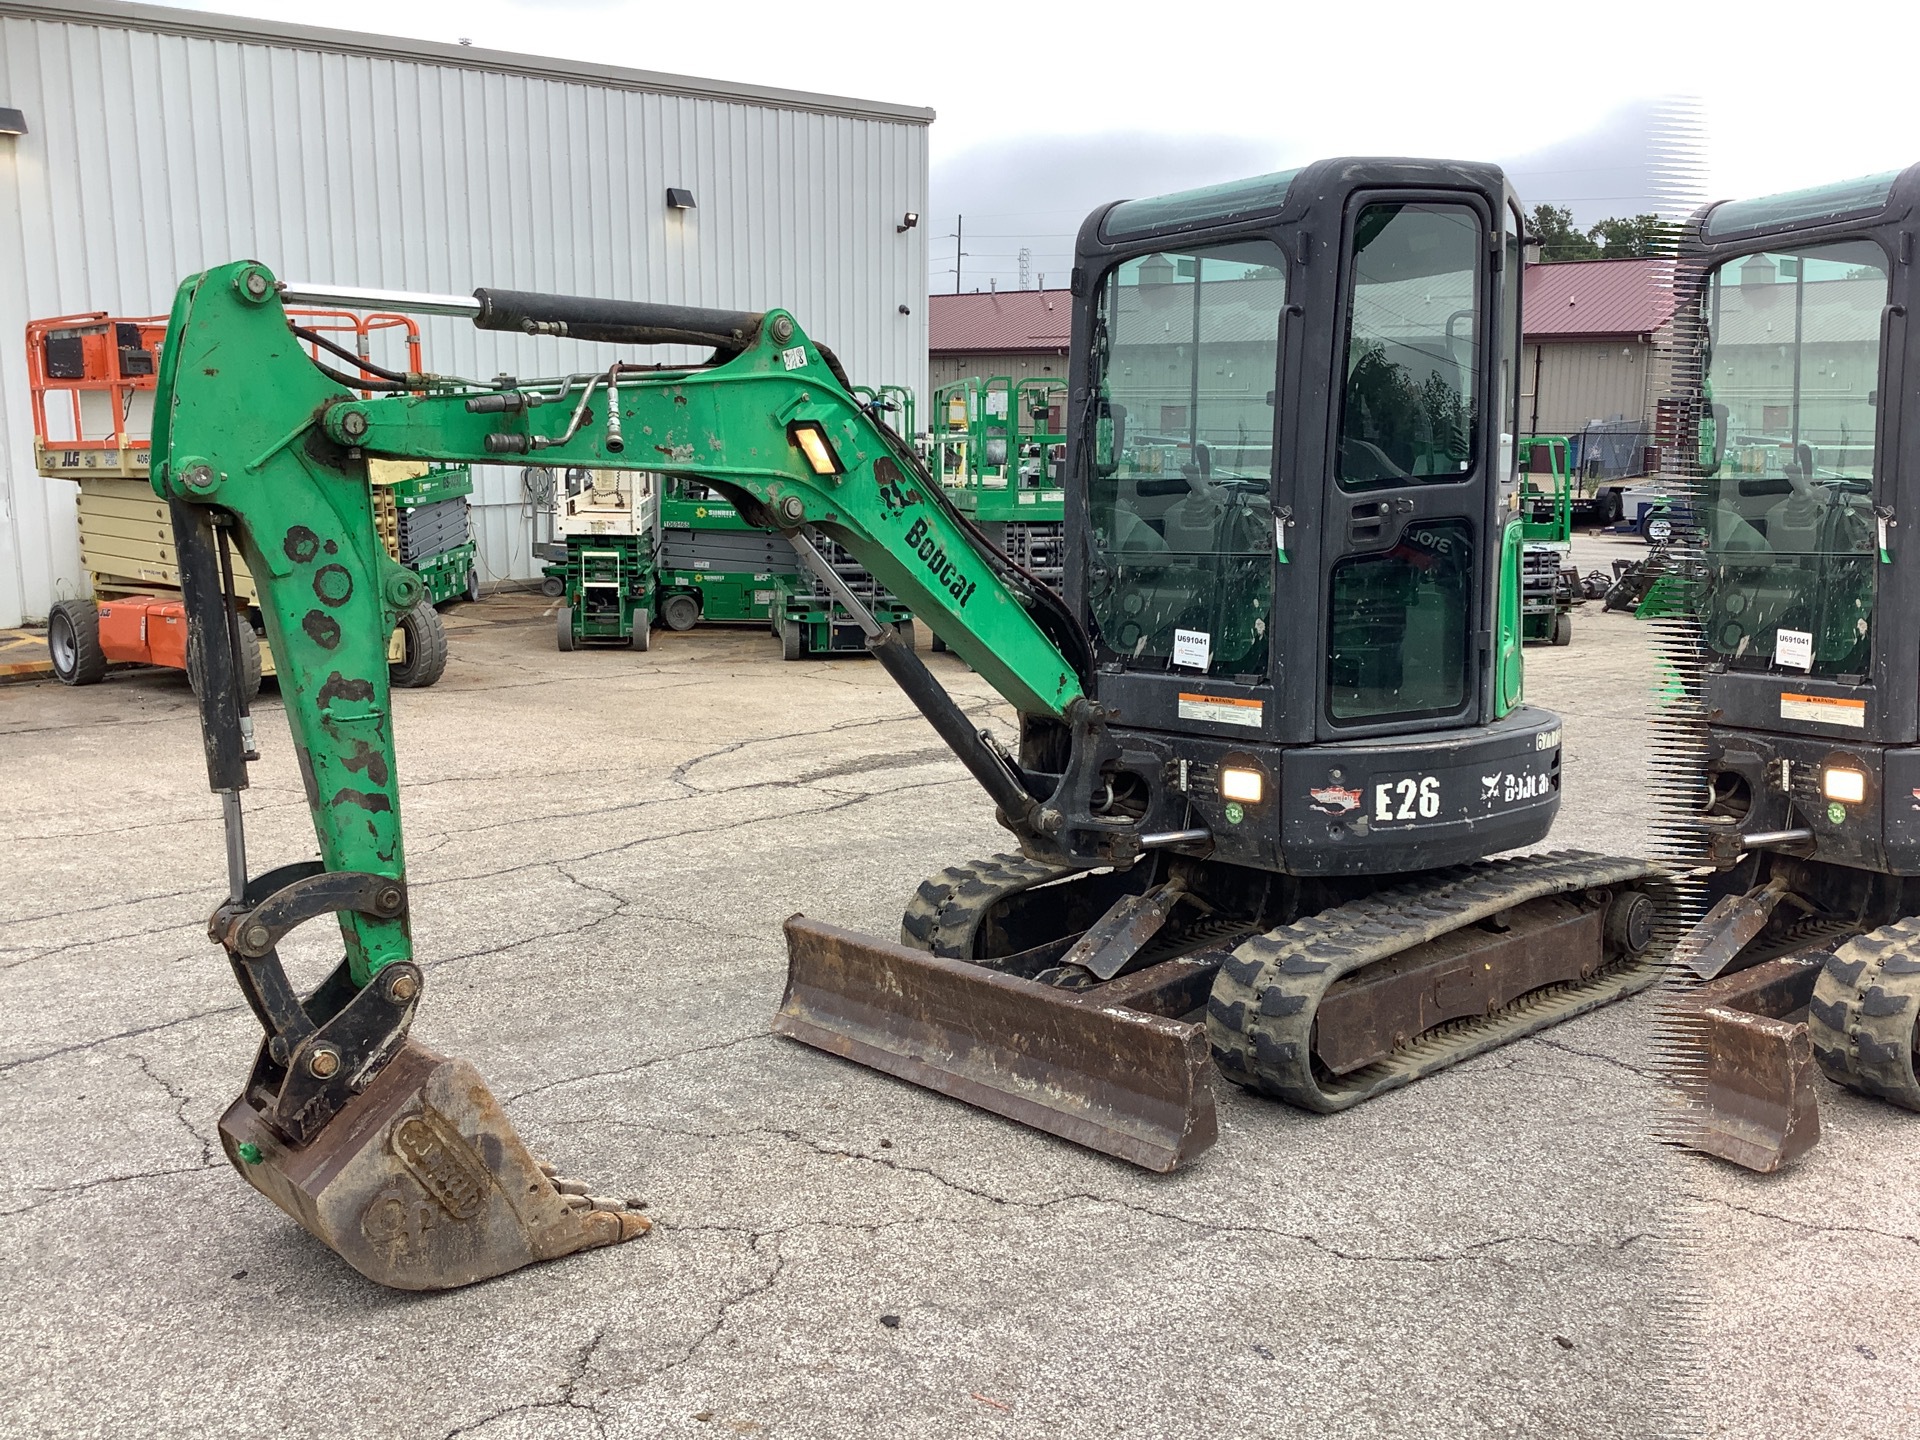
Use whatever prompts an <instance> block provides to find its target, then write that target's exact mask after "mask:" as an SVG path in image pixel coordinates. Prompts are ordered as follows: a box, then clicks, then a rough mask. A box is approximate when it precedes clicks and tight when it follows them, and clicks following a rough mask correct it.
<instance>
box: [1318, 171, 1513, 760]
mask: <svg viewBox="0 0 1920 1440" xmlns="http://www.w3.org/2000/svg"><path fill="white" fill-rule="evenodd" d="M1493 233H1496V232H1495V231H1494V221H1493V217H1492V214H1491V212H1490V210H1489V207H1488V205H1487V202H1486V199H1485V198H1484V197H1482V196H1480V195H1477V194H1472V193H1468V192H1460V191H1407V190H1382V191H1362V192H1359V193H1357V194H1356V195H1354V196H1353V197H1352V199H1351V200H1350V202H1349V204H1348V206H1347V211H1346V215H1345V218H1344V223H1343V233H1342V244H1343V250H1342V279H1341V291H1340V293H1341V297H1342V303H1343V307H1344V313H1343V315H1342V318H1341V322H1340V325H1339V327H1338V330H1337V332H1336V339H1335V346H1336V348H1335V352H1334V356H1333V360H1334V364H1333V378H1334V386H1333V394H1332V396H1331V397H1330V398H1331V400H1332V414H1331V415H1330V417H1329V418H1330V423H1331V427H1332V433H1331V435H1330V437H1329V445H1328V449H1327V452H1326V454H1327V464H1326V471H1327V473H1326V474H1325V475H1324V476H1323V477H1322V480H1323V485H1324V489H1323V490H1322V517H1323V519H1322V525H1323V544H1322V549H1321V555H1322V563H1323V567H1324V569H1323V575H1322V585H1323V587H1324V588H1323V592H1322V593H1323V596H1324V600H1325V609H1324V611H1323V624H1324V627H1325V633H1324V636H1323V640H1324V650H1323V658H1322V662H1321V663H1322V671H1321V683H1320V705H1319V715H1318V717H1317V721H1316V730H1317V733H1318V734H1319V735H1320V736H1321V737H1322V738H1326V739H1332V738H1355V737H1362V736H1365V735H1369V734H1376V733H1396V734H1404V733H1407V732H1409V731H1420V730H1438V729H1447V728H1453V727H1458V726H1464V725H1472V724H1476V723H1479V721H1480V720H1481V719H1482V714H1481V711H1482V706H1483V702H1484V698H1485V691H1486V686H1485V684H1484V680H1485V678H1486V671H1487V667H1488V666H1489V664H1490V662H1491V659H1492V656H1491V641H1492V624H1491V618H1490V617H1491V605H1490V591H1491V586H1490V584H1489V577H1490V576H1492V575H1494V574H1495V573H1496V570H1497V565H1498V559H1499V556H1498V548H1499V545H1500V540H1501V537H1500V535H1499V533H1498V532H1497V527H1496V523H1495V511H1496V503H1495V501H1496V497H1495V496H1494V494H1493V493H1492V492H1493V488H1494V487H1495V486H1496V485H1497V483H1498V476H1499V474H1500V473H1501V469H1502V460H1501V453H1500V452H1501V446H1500V445H1499V443H1498V437H1497V435H1496V434H1495V429H1496V427H1495V426H1494V424H1493V423H1492V417H1493V416H1494V415H1495V414H1496V413H1497V412H1498V411H1499V409H1500V408H1501V407H1500V403H1499V397H1498V395H1497V393H1496V392H1497V390H1498V389H1499V386H1498V384H1497V381H1496V380H1495V371H1494V367H1493V366H1492V364H1491V363H1490V357H1491V355H1492V353H1493V349H1494V344H1493V337H1494V336H1495V334H1496V332H1497V328H1498V321H1499V315H1500V306H1499V297H1498V293H1497V281H1498V280H1499V279H1500V278H1501V277H1500V276H1499V275H1498V274H1497V273H1496V271H1495V270H1494V267H1493V263H1492V260H1493V256H1494V255H1495V254H1496V253H1498V252H1497V249H1496V247H1495V246H1493V245H1490V244H1489V238H1488V237H1489V235H1490V234H1493ZM1487 718H1491V717H1487Z"/></svg>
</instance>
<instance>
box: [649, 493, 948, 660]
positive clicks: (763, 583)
mask: <svg viewBox="0 0 1920 1440" xmlns="http://www.w3.org/2000/svg"><path fill="white" fill-rule="evenodd" d="M659 523H660V539H659V544H658V547H657V549H656V551H655V557H654V558H655V573H656V575H657V577H658V593H657V596H656V602H655V604H656V609H655V613H656V614H657V615H658V616H659V617H660V621H661V623H662V624H664V625H666V626H667V628H668V629H671V630H691V629H692V628H693V627H694V626H695V625H697V624H699V623H700V622H702V621H711V622H719V623H726V622H729V621H732V622H741V621H747V622H759V623H762V624H765V625H768V626H770V627H771V628H772V630H773V632H774V634H776V635H778V636H779V637H780V646H781V653H782V654H783V655H784V656H785V658H787V659H789V660H798V659H800V658H802V657H803V656H806V655H832V654H841V653H847V654H860V655H864V654H865V653H866V650H867V643H866V634H865V632H864V631H862V630H861V629H860V627H859V626H858V625H857V624H855V623H854V621H853V618H852V617H851V616H849V615H847V614H846V613H844V612H843V611H841V610H840V609H839V607H837V606H835V605H834V604H833V602H832V600H831V598H830V597H829V596H828V595H827V593H826V591H825V589H824V587H822V586H821V585H820V583H819V582H818V581H817V580H815V579H814V578H813V576H811V575H809V574H806V573H804V572H802V571H801V570H800V568H799V562H798V560H797V559H796V558H795V555H794V551H793V547H792V546H791V545H789V544H788V543H787V542H786V541H785V540H783V539H781V538H780V537H779V536H778V535H776V534H774V533H773V532H772V531H769V530H763V529H761V528H760V527H759V526H757V525H754V524H751V523H750V522H748V521H747V520H745V519H743V518H742V517H741V515H740V512H739V511H738V510H737V509H736V508H735V507H734V505H733V504H732V502H731V501H729V500H727V499H725V498H724V497H722V496H721V495H719V494H718V492H716V491H714V490H712V489H710V488H709V487H707V486H705V485H702V484H701V483H700V482H699V481H697V480H687V479H680V478H675V479H672V480H669V481H668V482H667V483H666V486H665V489H664V490H663V491H662V493H661V496H660V522H659ZM826 554H827V558H828V559H830V560H834V561H835V565H836V569H839V570H840V571H841V572H842V574H841V578H842V579H844V580H846V582H847V583H848V585H849V586H851V587H852V589H853V591H854V593H855V594H857V595H859V596H861V597H862V598H863V599H864V600H865V601H866V603H867V605H868V607H869V608H870V609H872V610H873V612H874V614H875V615H876V616H877V617H878V618H879V619H881V620H882V621H884V622H885V623H887V624H890V625H891V624H900V623H902V622H910V621H911V619H912V616H911V615H910V614H909V613H908V612H907V609H906V607H905V606H903V605H901V604H900V602H899V601H898V600H896V599H895V598H894V597H893V596H892V595H891V594H889V593H887V592H886V591H883V590H881V589H880V588H879V586H878V585H876V584H875V583H874V581H873V577H872V576H870V575H868V574H867V572H866V571H865V570H863V569H861V568H860V567H859V566H858V565H855V564H852V563H851V562H850V561H848V562H847V563H845V564H842V563H840V561H841V559H842V558H843V557H838V556H836V555H835V554H834V552H833V547H832V544H831V542H828V545H827V546H826Z"/></svg>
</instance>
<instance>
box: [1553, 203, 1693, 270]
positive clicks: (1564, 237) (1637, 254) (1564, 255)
mask: <svg viewBox="0 0 1920 1440" xmlns="http://www.w3.org/2000/svg"><path fill="white" fill-rule="evenodd" d="M1674 237H1675V227H1674V225H1673V224H1672V223H1671V222H1669V221H1666V220H1662V219H1661V218H1660V217H1659V216H1658V215H1634V216H1618V215H1616V216H1611V217H1609V218H1608V219H1605V220H1602V221H1601V222H1600V223H1599V224H1598V225H1595V226H1593V227H1592V228H1590V229H1587V230H1576V229H1574V228H1573V212H1572V211H1571V210H1569V209H1568V208H1567V207H1566V206H1564V205H1536V206H1534V207H1533V215H1532V216H1531V217H1530V218H1529V219H1528V221H1527V238H1528V239H1530V240H1536V241H1538V242H1539V244H1540V259H1541V260H1542V261H1543V262H1544V263H1546V264H1552V263H1553V262H1555V261H1557V260H1640V259H1645V258H1646V257H1647V256H1649V255H1661V254H1671V253H1672V249H1673V240H1674Z"/></svg>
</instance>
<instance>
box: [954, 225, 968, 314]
mask: <svg viewBox="0 0 1920 1440" xmlns="http://www.w3.org/2000/svg"><path fill="white" fill-rule="evenodd" d="M966 229H967V217H966V216H964V215H956V216H954V218H953V293H954V294H956V295H958V294H959V293H960V257H961V256H963V255H965V254H966V253H967V252H966V251H965V250H962V249H961V248H960V246H961V243H962V242H961V239H960V237H961V236H962V235H964V234H965V233H966Z"/></svg>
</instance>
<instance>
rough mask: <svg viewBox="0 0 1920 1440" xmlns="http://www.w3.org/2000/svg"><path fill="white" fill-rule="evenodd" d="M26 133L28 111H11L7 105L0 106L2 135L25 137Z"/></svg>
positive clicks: (0, 129)
mask: <svg viewBox="0 0 1920 1440" xmlns="http://www.w3.org/2000/svg"><path fill="white" fill-rule="evenodd" d="M26 133H27V114H26V111H24V110H11V109H8V108H7V107H6V106H5V105H0V135H24V134H26Z"/></svg>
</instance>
